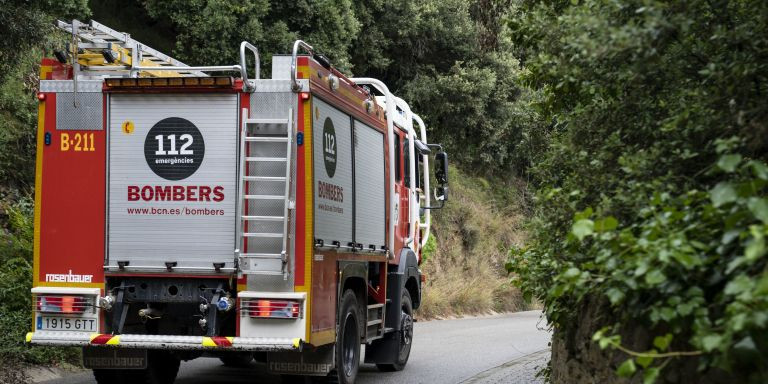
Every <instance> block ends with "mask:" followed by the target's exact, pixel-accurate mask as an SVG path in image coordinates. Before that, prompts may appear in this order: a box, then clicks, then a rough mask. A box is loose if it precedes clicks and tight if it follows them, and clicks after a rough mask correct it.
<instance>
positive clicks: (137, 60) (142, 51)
mask: <svg viewBox="0 0 768 384" xmlns="http://www.w3.org/2000/svg"><path fill="white" fill-rule="evenodd" d="M56 25H57V26H58V27H59V29H61V30H63V31H65V32H68V33H70V34H71V35H72V41H71V45H70V46H69V48H68V50H69V53H68V54H69V55H72V56H74V57H75V59H74V60H72V70H73V72H74V78H73V80H75V81H77V78H78V77H79V76H80V75H86V76H91V77H126V76H128V77H139V76H143V77H207V76H208V75H207V74H205V73H204V72H238V73H240V78H241V79H243V90H246V91H250V92H253V91H254V83H253V82H252V81H251V80H249V78H248V72H247V70H246V67H245V64H246V60H245V56H246V50H249V51H251V53H253V56H254V58H255V65H254V70H255V75H256V79H258V78H259V70H260V67H259V65H260V63H259V50H258V49H257V48H256V47H255V46H254V45H253V44H251V43H249V42H247V41H243V42H241V43H240V63H239V64H235V65H219V66H205V67H190V66H188V65H187V64H184V63H182V62H181V61H178V60H176V59H174V58H173V57H170V56H168V55H166V54H164V53H161V52H160V51H158V50H156V49H153V48H151V47H149V46H147V45H145V44H142V43H140V42H138V41H136V40H134V39H132V38H131V36H130V35H129V34H127V33H124V32H118V31H115V30H114V29H112V28H109V27H107V26H106V25H103V24H101V23H99V22H97V21H93V20H91V22H90V23H88V24H85V23H82V22H80V21H78V20H72V23H71V24H69V23H65V22H63V21H60V20H59V21H58V22H57V24H56ZM56 56H57V58H58V59H59V60H60V61H61V62H62V63H64V62H66V61H67V60H68V59H69V58H68V57H67V54H61V53H60V52H59V53H57V55H56Z"/></svg>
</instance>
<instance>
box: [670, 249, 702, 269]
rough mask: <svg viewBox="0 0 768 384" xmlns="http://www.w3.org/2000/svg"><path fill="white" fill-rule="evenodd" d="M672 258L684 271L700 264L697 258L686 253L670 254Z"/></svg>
mask: <svg viewBox="0 0 768 384" xmlns="http://www.w3.org/2000/svg"><path fill="white" fill-rule="evenodd" d="M672 257H674V258H675V260H677V262H678V263H680V264H681V265H682V266H683V267H685V268H686V269H691V268H693V267H695V266H697V265H699V264H700V261H699V259H698V258H697V257H695V256H694V255H691V254H690V253H687V252H675V253H673V254H672Z"/></svg>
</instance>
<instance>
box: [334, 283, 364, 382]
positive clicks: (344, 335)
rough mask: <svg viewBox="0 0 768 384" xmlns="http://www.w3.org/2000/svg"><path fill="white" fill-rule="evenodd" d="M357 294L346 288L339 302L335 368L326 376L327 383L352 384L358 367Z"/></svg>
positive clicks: (358, 324)
mask: <svg viewBox="0 0 768 384" xmlns="http://www.w3.org/2000/svg"><path fill="white" fill-rule="evenodd" d="M359 313H360V312H359V306H358V304H357V296H356V295H355V292H353V291H352V290H347V291H345V292H344V295H343V296H342V297H341V303H340V304H339V322H338V324H337V329H336V356H335V357H334V358H335V360H336V369H334V370H333V371H331V373H330V374H329V376H328V377H327V379H328V380H327V382H329V383H339V384H353V383H354V382H355V378H357V371H358V370H359V369H360V321H359V320H360V319H359V318H358V316H359Z"/></svg>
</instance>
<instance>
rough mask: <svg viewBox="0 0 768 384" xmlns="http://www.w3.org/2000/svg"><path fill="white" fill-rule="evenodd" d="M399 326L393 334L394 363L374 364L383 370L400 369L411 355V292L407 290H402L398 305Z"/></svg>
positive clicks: (392, 370)
mask: <svg viewBox="0 0 768 384" xmlns="http://www.w3.org/2000/svg"><path fill="white" fill-rule="evenodd" d="M400 309H401V310H400V326H401V331H400V332H397V333H395V334H394V335H393V336H394V337H397V341H398V345H399V348H398V354H397V360H396V362H395V363H394V364H376V367H377V368H379V370H380V371H383V372H394V371H402V370H403V369H404V368H405V365H406V364H408V358H409V357H410V356H411V346H412V345H413V303H412V302H411V294H410V293H408V290H407V289H406V290H403V299H402V304H401V307H400Z"/></svg>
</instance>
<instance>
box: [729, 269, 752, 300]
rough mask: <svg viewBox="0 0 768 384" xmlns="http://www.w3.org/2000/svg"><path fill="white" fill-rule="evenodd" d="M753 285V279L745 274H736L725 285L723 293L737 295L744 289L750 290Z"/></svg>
mask: <svg viewBox="0 0 768 384" xmlns="http://www.w3.org/2000/svg"><path fill="white" fill-rule="evenodd" d="M753 287H754V281H752V279H750V278H749V277H747V275H745V274H741V275H738V276H736V278H735V279H733V280H731V281H730V282H729V283H728V284H727V285H726V286H725V294H726V295H732V296H738V295H739V294H741V293H742V292H744V291H748V290H751V289H752V288H753Z"/></svg>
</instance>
